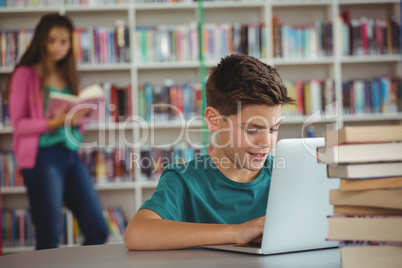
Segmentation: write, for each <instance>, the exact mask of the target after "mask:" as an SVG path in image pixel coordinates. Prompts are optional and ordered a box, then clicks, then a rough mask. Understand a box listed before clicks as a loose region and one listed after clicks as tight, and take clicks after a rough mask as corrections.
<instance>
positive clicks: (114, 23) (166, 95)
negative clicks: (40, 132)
mask: <svg viewBox="0 0 402 268" xmlns="http://www.w3.org/2000/svg"><path fill="white" fill-rule="evenodd" d="M104 2H106V1H103V0H99V1H97V0H91V1H86V0H54V1H51V0H36V1H1V0H0V14H1V15H0V150H1V153H0V179H1V181H0V182H1V189H0V192H1V198H2V204H3V205H7V209H24V210H26V209H27V207H26V205H25V206H22V207H18V206H19V205H20V203H19V202H18V201H16V200H17V199H21V198H24V196H25V190H24V188H23V186H22V185H23V183H22V178H21V176H20V174H19V171H18V168H17V166H16V163H15V160H14V159H13V156H12V153H11V144H12V133H13V132H12V128H11V126H10V118H9V113H8V100H7V96H5V93H4V92H5V84H6V83H5V82H6V80H7V78H8V76H9V75H10V74H11V72H12V71H13V66H14V65H15V63H16V62H18V60H19V58H20V57H21V55H22V53H23V51H24V48H25V47H27V45H28V44H29V42H30V40H31V39H32V36H33V27H34V25H35V24H36V23H37V22H38V20H39V18H40V16H42V15H43V14H45V13H48V12H59V13H61V14H67V15H68V16H69V17H70V18H71V19H72V20H73V22H74V24H75V27H76V30H75V32H74V36H73V39H74V42H73V46H74V51H75V56H76V59H77V66H78V67H77V68H78V71H79V76H80V82H81V85H82V87H83V88H84V87H86V86H89V85H91V84H93V83H96V84H99V85H100V86H101V87H102V89H103V91H104V106H103V109H102V110H101V113H100V114H99V116H100V120H99V121H94V122H91V123H90V124H88V125H87V127H86V133H85V144H86V145H88V146H87V147H91V145H92V148H83V149H82V150H81V151H80V155H81V157H82V159H83V162H84V164H85V165H87V167H88V169H89V170H90V173H91V176H92V178H93V182H94V184H95V187H96V189H97V190H98V192H99V195H100V199H101V202H102V206H103V207H104V208H105V209H110V208H114V207H120V209H121V215H122V217H123V220H124V222H125V223H127V221H128V220H129V219H130V218H131V217H132V216H133V215H134V213H135V212H136V211H137V209H138V208H139V207H140V205H141V204H142V203H143V202H144V201H145V199H146V198H148V197H149V196H150V195H151V194H152V192H153V191H154V189H155V187H156V186H157V182H158V179H159V177H160V175H161V171H162V169H163V168H164V167H165V166H166V165H168V164H170V163H176V162H184V161H188V160H191V159H193V158H195V157H197V156H199V155H200V154H201V153H202V152H203V150H202V148H201V147H202V142H201V141H202V131H201V130H202V111H201V101H202V96H201V88H202V83H204V82H205V80H206V77H202V78H201V77H200V73H201V69H203V68H206V69H207V71H208V70H209V69H210V68H211V67H213V66H215V65H216V64H217V63H218V62H219V60H220V58H222V57H225V55H228V54H232V53H240V54H248V55H251V56H254V57H257V58H259V59H261V60H262V61H263V62H265V63H267V64H271V65H273V66H275V67H276V68H277V70H278V71H279V73H280V75H281V77H282V79H283V81H284V83H285V84H286V86H287V88H288V90H289V94H290V95H291V96H292V97H293V98H295V99H296V101H297V104H296V105H293V106H285V107H283V124H282V125H283V126H282V127H281V129H282V130H281V131H280V134H279V138H284V137H286V138H287V137H301V136H309V135H317V136H321V135H322V134H323V133H324V131H325V130H326V128H327V125H329V124H334V123H336V124H337V127H338V128H341V127H342V126H343V125H347V126H351V125H359V124H370V125H378V124H384V122H386V123H388V124H399V125H400V124H402V85H401V73H402V66H401V58H402V56H401V43H400V26H401V22H400V18H401V14H400V3H399V1H397V0H386V1H374V0H366V1H362V0H338V1H332V0H303V1H299V0H284V1H282V0H270V1H263V0H255V1H252V0H248V1H246V0H239V1H203V3H202V4H200V3H197V2H195V1H189V0H182V1H168V0H166V1H161V0H155V1H154V0H136V1H128V0H113V1H107V2H108V3H109V4H103V3H104ZM201 8H202V9H203V10H202V11H203V12H198V11H201V10H199V9H201ZM18 13H23V16H16V14H18ZM202 14H203V16H202ZM201 16H202V17H201ZM199 22H202V26H203V27H202V32H201V35H199V32H198V23H199ZM200 36H202V42H201V44H202V47H200V46H199V44H200V42H199V41H200V40H199V37H200ZM200 51H201V52H202V55H203V61H201V60H200V58H199V55H200ZM194 118H196V119H194ZM314 128H315V131H314ZM166 144H171V145H170V146H161V145H166ZM18 213H21V211H19V212H18ZM69 217H71V216H69ZM69 222H70V224H69V223H67V224H66V225H67V232H70V233H71V235H65V236H66V237H69V238H68V241H69V242H68V243H67V245H69V246H72V245H76V244H79V239H78V238H76V239H74V238H73V235H72V234H73V233H74V232H77V231H73V230H76V229H74V227H73V226H74V224H73V220H72V217H71V219H70V220H69ZM112 225H113V224H112ZM116 225H117V224H116ZM111 233H112V231H111ZM114 233H116V236H115V239H114V240H113V241H118V240H119V239H121V237H120V238H119V235H118V232H117V231H116V230H115V232H114ZM10 237H12V236H9V238H10ZM77 237H78V236H77ZM120 241H121V240H120ZM8 243H9V242H8ZM3 244H4V245H7V243H3ZM62 244H63V243H62ZM64 244H66V243H64ZM9 245H12V244H9ZM13 245H14V246H16V251H18V250H21V251H24V250H30V249H32V247H30V246H32V245H33V244H30V245H25V243H22V244H21V243H20V244H18V243H14V244H13ZM27 246H28V247H27ZM16 251H14V252H16ZM5 252H7V251H5Z"/></svg>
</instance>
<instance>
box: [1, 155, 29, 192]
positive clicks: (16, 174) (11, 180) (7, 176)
mask: <svg viewBox="0 0 402 268" xmlns="http://www.w3.org/2000/svg"><path fill="white" fill-rule="evenodd" d="M0 183H1V184H0V187H16V186H23V185H24V182H23V179H22V175H21V172H20V170H19V169H18V167H17V163H16V160H15V157H14V154H13V153H12V152H10V151H0Z"/></svg>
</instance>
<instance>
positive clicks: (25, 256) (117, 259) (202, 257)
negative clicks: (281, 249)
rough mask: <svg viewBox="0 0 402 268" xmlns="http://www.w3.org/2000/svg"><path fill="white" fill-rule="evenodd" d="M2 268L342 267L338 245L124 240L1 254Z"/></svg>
mask: <svg viewBox="0 0 402 268" xmlns="http://www.w3.org/2000/svg"><path fill="white" fill-rule="evenodd" d="M0 267H1V268H19V267H21V268H22V267H23V268H36V267H38V268H48V267H49V268H50V267H52V268H53V267H66V268H67V267H69V268H72V267H74V268H76V267H94V268H102V267H105V268H119V267H130V268H133V267H163V268H169V267H172V268H173V267H174V268H177V267H191V268H194V267H244V268H251V267H278V268H279V267H280V268H287V267H289V268H290V267H292V268H303V267H305V268H315V267H317V268H332V267H337V268H339V267H341V260H340V251H339V249H326V250H315V251H306V252H299V253H286V254H278V255H271V256H257V255H249V254H244V253H234V252H226V251H218V250H210V249H202V248H191V249H184V250H169V251H129V250H127V248H126V247H125V245H124V244H112V245H99V246H82V247H70V248H58V249H48V250H39V251H31V252H25V253H17V254H11V255H6V256H2V257H0Z"/></svg>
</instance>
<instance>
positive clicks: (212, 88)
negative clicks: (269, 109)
mask: <svg viewBox="0 0 402 268" xmlns="http://www.w3.org/2000/svg"><path fill="white" fill-rule="evenodd" d="M287 94H288V93H287V89H286V87H285V85H284V84H283V82H282V79H281V78H280V77H279V74H278V72H277V71H276V69H275V68H274V67H271V66H269V65H267V64H265V63H263V62H261V61H260V60H258V59H256V58H254V57H251V56H247V55H239V54H232V55H229V56H226V57H225V58H223V59H222V60H221V62H220V63H219V64H218V65H217V66H215V67H213V68H212V70H211V73H210V75H209V77H208V80H207V83H206V90H205V95H206V101H207V106H211V107H213V108H215V109H217V110H218V111H219V113H221V115H224V116H230V115H233V114H237V112H238V110H237V109H238V108H237V107H238V103H239V102H240V103H241V107H245V106H247V105H250V104H266V105H279V104H292V103H293V102H294V100H293V99H292V98H290V97H289V96H288V95H287Z"/></svg>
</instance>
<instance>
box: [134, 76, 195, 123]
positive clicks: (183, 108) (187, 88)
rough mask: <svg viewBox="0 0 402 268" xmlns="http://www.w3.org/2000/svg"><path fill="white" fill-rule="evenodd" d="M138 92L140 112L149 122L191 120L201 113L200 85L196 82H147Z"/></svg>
mask: <svg viewBox="0 0 402 268" xmlns="http://www.w3.org/2000/svg"><path fill="white" fill-rule="evenodd" d="M140 88H141V90H139V92H142V93H141V94H138V102H139V103H140V105H139V114H140V115H145V118H144V119H145V120H146V121H147V122H151V121H178V120H181V119H184V120H189V119H190V118H192V117H193V116H197V115H199V114H200V112H201V111H200V109H201V107H200V91H201V89H200V86H199V85H198V84H195V83H190V84H184V85H177V84H173V83H168V84H166V85H164V86H155V85H153V84H151V83H145V84H144V85H141V86H140Z"/></svg>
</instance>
